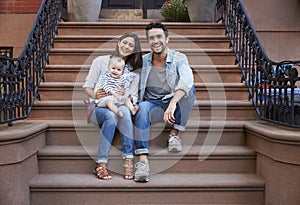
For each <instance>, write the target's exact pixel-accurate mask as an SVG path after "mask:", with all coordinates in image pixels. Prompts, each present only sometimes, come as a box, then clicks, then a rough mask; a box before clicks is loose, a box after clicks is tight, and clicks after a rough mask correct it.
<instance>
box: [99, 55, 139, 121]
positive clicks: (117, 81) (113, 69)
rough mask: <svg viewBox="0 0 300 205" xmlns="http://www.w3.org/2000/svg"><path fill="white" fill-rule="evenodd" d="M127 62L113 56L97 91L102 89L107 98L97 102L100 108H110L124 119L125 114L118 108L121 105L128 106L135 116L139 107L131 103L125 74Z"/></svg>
mask: <svg viewBox="0 0 300 205" xmlns="http://www.w3.org/2000/svg"><path fill="white" fill-rule="evenodd" d="M124 67H125V61H124V60H123V59H122V58H120V57H116V56H113V57H112V58H111V59H110V60H109V63H108V70H107V71H106V73H105V74H104V75H103V77H102V79H101V80H100V81H99V82H98V84H97V85H96V87H95V90H98V89H99V88H102V89H103V90H104V91H105V92H106V94H107V96H106V97H104V98H101V99H98V100H96V101H95V103H96V104H97V106H98V107H108V108H109V109H110V110H111V111H113V112H114V113H116V114H117V115H118V116H120V117H123V113H122V112H121V110H120V109H119V108H118V106H120V105H124V104H125V105H126V106H127V107H128V108H129V109H130V111H131V113H132V115H135V114H136V112H137V110H138V107H137V105H135V106H134V105H133V103H132V102H131V94H130V93H129V89H128V88H127V87H126V86H125V83H126V74H124Z"/></svg>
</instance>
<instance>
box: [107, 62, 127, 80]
mask: <svg viewBox="0 0 300 205" xmlns="http://www.w3.org/2000/svg"><path fill="white" fill-rule="evenodd" d="M109 73H110V76H111V77H113V78H119V77H120V76H121V75H123V73H124V68H123V67H121V66H118V65H113V66H111V67H110V68H109Z"/></svg>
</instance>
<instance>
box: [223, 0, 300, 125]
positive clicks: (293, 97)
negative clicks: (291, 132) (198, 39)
mask: <svg viewBox="0 0 300 205" xmlns="http://www.w3.org/2000/svg"><path fill="white" fill-rule="evenodd" d="M217 6H218V9H217V11H219V12H222V13H221V14H217V16H221V17H222V21H223V22H224V24H225V27H226V34H228V36H229V38H230V46H231V47H232V48H233V51H234V52H235V54H236V63H237V64H238V65H239V67H240V69H241V71H242V79H243V80H244V81H245V84H246V85H247V87H248V91H249V97H250V100H252V102H253V105H254V106H255V108H256V112H257V114H258V116H259V118H260V119H263V120H266V121H271V122H274V123H278V124H282V125H286V126H291V127H298V128H300V108H299V107H300V89H299V88H297V83H298V82H299V81H300V78H299V76H298V69H300V61H283V62H273V61H272V60H270V59H269V57H268V55H267V54H266V52H265V50H264V48H263V46H262V44H261V42H260V40H259V38H258V36H257V34H256V31H255V29H254V26H253V25H252V23H251V21H250V18H249V17H248V14H247V13H246V10H245V8H244V5H243V3H242V2H241V1H240V0H218V2H217ZM297 68H298V69H297ZM298 86H299V85H298Z"/></svg>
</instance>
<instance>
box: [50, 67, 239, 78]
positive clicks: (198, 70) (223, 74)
mask: <svg viewBox="0 0 300 205" xmlns="http://www.w3.org/2000/svg"><path fill="white" fill-rule="evenodd" d="M191 68H192V69H193V73H194V80H195V82H205V83H214V82H215V83H221V82H223V83H236V82H240V81H241V76H242V74H241V71H240V69H239V67H238V66H237V65H191ZM89 69H90V65H52V64H51V65H47V67H46V69H45V74H44V79H45V82H83V80H84V78H85V77H86V76H87V74H88V71H89Z"/></svg>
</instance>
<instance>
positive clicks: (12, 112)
mask: <svg viewBox="0 0 300 205" xmlns="http://www.w3.org/2000/svg"><path fill="white" fill-rule="evenodd" d="M66 10H67V0H43V1H42V3H41V6H40V8H39V10H38V13H37V16H36V19H35V21H34V23H33V26H32V28H31V31H30V34H29V36H28V38H27V41H26V43H25V46H24V48H23V50H22V52H21V54H20V56H19V57H18V58H12V55H11V56H8V55H0V102H1V104H0V124H3V123H8V125H9V126H11V125H12V123H13V121H16V120H21V119H25V118H27V117H28V116H29V113H30V111H31V109H32V105H33V103H34V100H35V98H39V93H38V88H39V84H40V82H41V81H42V80H43V79H44V69H45V66H46V64H47V63H49V53H50V49H51V47H53V43H54V36H55V34H56V33H57V30H58V29H57V27H58V24H59V22H60V20H61V18H63V16H62V15H63V14H66V13H67V12H66Z"/></svg>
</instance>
